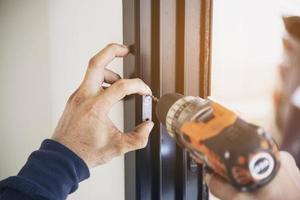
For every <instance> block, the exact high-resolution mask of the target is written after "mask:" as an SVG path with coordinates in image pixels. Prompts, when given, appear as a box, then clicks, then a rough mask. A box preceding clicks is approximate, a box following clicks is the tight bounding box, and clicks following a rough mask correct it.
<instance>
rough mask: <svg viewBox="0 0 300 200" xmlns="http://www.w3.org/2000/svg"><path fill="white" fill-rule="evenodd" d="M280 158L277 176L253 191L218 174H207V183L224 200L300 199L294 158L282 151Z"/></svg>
mask: <svg viewBox="0 0 300 200" xmlns="http://www.w3.org/2000/svg"><path fill="white" fill-rule="evenodd" d="M280 160H281V166H280V169H279V171H278V174H277V175H276V177H275V178H274V179H273V180H272V181H271V182H270V183H268V184H267V185H265V186H263V187H262V188H259V189H258V190H255V191H253V192H240V191H238V190H236V189H235V188H234V187H233V186H231V185H230V184H229V183H227V182H226V181H225V180H224V179H222V178H221V177H219V176H218V175H217V174H212V175H206V177H205V178H206V183H207V184H208V187H209V189H210V191H211V193H212V194H213V195H215V196H216V197H218V198H220V199H222V200H260V199H272V200H277V199H278V200H279V199H280V200H281V199H286V200H297V199H300V173H299V169H298V168H297V166H296V163H295V160H294V158H293V157H292V156H291V155H290V154H289V153H287V152H280Z"/></svg>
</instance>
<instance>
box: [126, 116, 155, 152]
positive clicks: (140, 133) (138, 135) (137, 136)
mask: <svg viewBox="0 0 300 200" xmlns="http://www.w3.org/2000/svg"><path fill="white" fill-rule="evenodd" d="M153 126H154V123H153V122H152V121H146V122H143V123H141V124H139V125H138V126H137V127H136V128H135V129H134V130H133V131H132V132H129V133H125V134H124V135H123V137H124V138H123V142H124V143H125V144H124V145H125V146H126V147H127V148H125V153H126V152H129V151H134V150H137V149H141V148H144V147H146V145H147V143H148V138H149V134H150V132H151V130H152V128H153Z"/></svg>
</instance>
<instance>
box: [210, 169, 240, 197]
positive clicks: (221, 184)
mask: <svg viewBox="0 0 300 200" xmlns="http://www.w3.org/2000/svg"><path fill="white" fill-rule="evenodd" d="M205 181H206V184H207V185H208V188H209V190H210V192H211V193H212V194H213V195H214V196H216V197H218V198H220V199H222V200H227V199H234V197H235V196H237V194H238V191H237V190H236V189H235V188H234V187H233V186H231V185H230V184H229V183H228V182H226V181H225V180H224V179H222V178H221V177H220V176H219V175H217V174H216V173H213V174H206V175H205Z"/></svg>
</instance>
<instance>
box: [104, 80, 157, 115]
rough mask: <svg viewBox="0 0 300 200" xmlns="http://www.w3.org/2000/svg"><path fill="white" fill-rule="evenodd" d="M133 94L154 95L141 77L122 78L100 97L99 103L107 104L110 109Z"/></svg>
mask: <svg viewBox="0 0 300 200" xmlns="http://www.w3.org/2000/svg"><path fill="white" fill-rule="evenodd" d="M131 94H140V95H152V91H151V89H150V88H149V86H148V85H146V84H145V83H144V82H143V81H142V80H141V79H138V78H136V79H121V80H118V81H117V82H115V83H114V84H112V85H111V86H110V87H109V88H107V89H106V90H105V91H104V92H103V94H102V95H101V96H99V97H98V98H99V104H105V105H106V108H107V109H108V110H109V109H110V108H111V107H112V106H113V105H114V104H115V103H117V102H119V101H120V100H121V99H123V98H124V97H125V96H126V95H131ZM108 110H107V111H108Z"/></svg>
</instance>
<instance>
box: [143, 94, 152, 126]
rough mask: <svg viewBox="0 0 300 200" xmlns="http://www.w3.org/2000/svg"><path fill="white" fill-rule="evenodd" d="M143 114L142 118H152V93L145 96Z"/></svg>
mask: <svg viewBox="0 0 300 200" xmlns="http://www.w3.org/2000/svg"><path fill="white" fill-rule="evenodd" d="M142 106H143V114H142V120H143V121H148V120H152V97H151V96H150V95H144V96H143V104H142Z"/></svg>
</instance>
